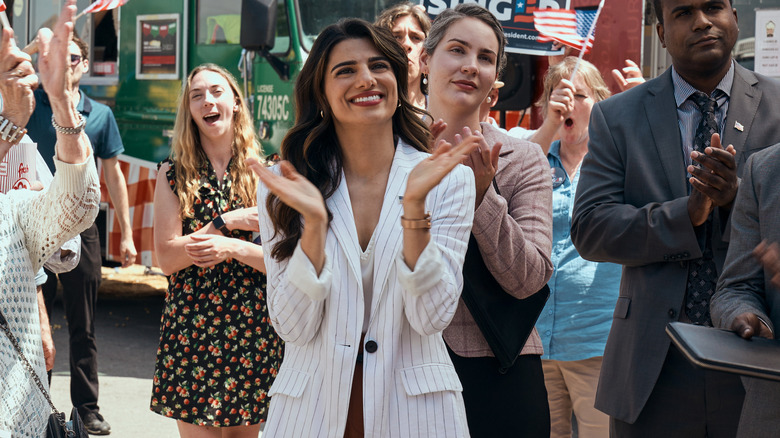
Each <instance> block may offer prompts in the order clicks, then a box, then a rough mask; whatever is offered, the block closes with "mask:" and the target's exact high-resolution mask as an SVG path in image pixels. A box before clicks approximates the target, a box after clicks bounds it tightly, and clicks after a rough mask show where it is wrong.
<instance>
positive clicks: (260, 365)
mask: <svg viewBox="0 0 780 438" xmlns="http://www.w3.org/2000/svg"><path fill="white" fill-rule="evenodd" d="M172 149H173V153H172V156H171V158H170V159H168V160H166V161H164V162H163V163H162V164H161V166H160V171H159V174H158V177H157V187H156V190H155V199H154V240H155V250H156V253H157V257H158V263H159V265H160V267H161V268H162V270H163V272H164V273H165V274H166V275H170V277H169V285H168V293H167V294H166V299H165V309H164V310H163V316H162V321H161V325H160V346H159V349H158V350H157V365H156V367H155V373H154V386H153V394H152V401H151V409H152V411H154V412H157V413H159V414H161V415H164V416H166V417H171V418H175V419H177V420H178V427H179V433H180V435H181V436H182V437H195V436H197V437H223V436H230V437H244V436H246V437H250V436H251V437H253V438H256V437H257V435H258V433H259V431H260V424H261V423H262V422H263V421H265V417H266V407H267V404H268V398H267V391H268V389H269V387H270V385H271V382H272V380H273V378H274V377H275V376H276V372H277V370H278V367H279V364H280V363H281V355H282V341H281V340H280V339H279V338H278V337H277V335H276V333H275V332H274V330H273V328H272V327H271V324H270V322H269V320H268V311H267V309H266V302H265V296H264V291H265V274H264V272H265V264H264V261H263V250H262V247H261V246H260V245H258V244H256V243H254V242H253V241H252V232H253V231H257V230H258V222H257V208H255V196H254V195H255V193H256V190H257V179H256V177H255V175H254V173H253V172H252V171H251V170H249V169H248V168H247V167H246V165H245V164H244V162H245V161H246V159H247V158H249V157H254V158H256V157H257V156H258V147H257V142H256V141H255V137H254V131H253V129H252V123H251V118H250V116H249V111H248V109H247V107H246V104H245V102H244V98H243V96H242V95H241V93H240V92H239V89H238V85H237V83H236V81H235V79H234V78H233V77H232V76H231V75H230V73H228V72H227V71H226V70H225V69H223V68H222V67H219V66H216V65H213V64H205V65H202V66H199V67H197V68H195V69H194V70H193V71H192V72H191V73H190V75H189V77H188V78H187V82H186V83H185V86H184V89H183V91H182V95H181V97H180V102H179V111H178V114H177V118H176V124H175V127H174V144H173V148H172Z"/></svg>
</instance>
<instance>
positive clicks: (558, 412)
mask: <svg viewBox="0 0 780 438" xmlns="http://www.w3.org/2000/svg"><path fill="white" fill-rule="evenodd" d="M576 62H577V58H575V57H571V56H570V57H567V58H565V59H564V60H563V62H561V63H559V64H556V65H554V66H552V67H550V69H549V70H548V71H547V75H546V76H545V79H544V95H543V97H542V106H543V108H544V112H545V114H547V117H556V118H560V119H561V121H562V124H561V127H560V128H559V131H558V134H559V137H560V140H556V141H554V142H553V143H552V144H551V145H549V146H548V145H542V150H543V151H544V152H545V153H547V160H548V161H549V163H550V172H551V175H552V179H553V242H552V244H553V248H552V262H553V266H554V268H555V271H554V272H553V276H552V278H550V281H549V282H548V283H547V284H548V285H549V286H550V292H551V295H550V299H549V301H547V305H546V306H545V308H544V310H543V311H542V314H541V316H540V317H539V321H538V322H537V324H536V328H537V330H538V331H539V335H540V336H541V338H542V343H543V345H544V355H543V356H542V367H543V369H544V380H545V385H546V386H547V397H548V401H549V404H550V421H551V435H550V436H551V437H564V436H565V437H570V436H571V432H572V427H571V417H572V412H573V413H574V415H575V416H576V418H577V430H578V434H579V436H580V437H581V438H589V437H607V436H608V435H609V426H608V425H609V417H608V416H607V415H606V414H604V413H602V412H599V411H597V410H596V409H595V408H594V407H593V401H594V398H595V395H596V385H597V383H598V379H599V371H600V369H601V358H602V355H603V354H604V345H605V344H606V342H607V335H608V334H609V329H610V326H611V324H612V309H614V307H615V301H616V300H617V297H618V287H619V285H620V270H621V267H620V266H619V265H615V264H611V263H595V262H590V261H587V260H585V259H583V258H582V257H580V255H579V254H578V253H577V250H576V249H575V248H574V245H573V244H572V242H571V237H570V235H569V228H570V227H571V213H572V207H573V205H574V194H575V192H576V190H577V181H578V180H579V169H580V164H581V163H582V159H583V158H584V157H585V154H587V152H588V121H589V120H590V111H591V108H592V107H593V104H594V103H595V102H598V101H600V100H603V99H606V98H607V97H609V95H610V92H609V89H608V88H607V85H606V84H605V83H604V80H603V79H602V77H601V74H600V73H599V71H598V70H597V69H596V67H594V66H593V64H591V63H589V62H587V61H581V62H580V65H579V67H578V69H577V74H576V75H575V77H574V80H573V81H572V82H573V86H574V102H573V106H571V107H567V106H565V105H563V104H560V103H557V102H555V99H554V96H552V95H553V93H554V92H556V90H557V89H555V86H556V85H558V84H559V83H560V82H561V81H568V79H569V78H571V75H572V71H573V70H574V66H575V64H576Z"/></svg>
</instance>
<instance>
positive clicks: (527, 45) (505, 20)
mask: <svg viewBox="0 0 780 438" xmlns="http://www.w3.org/2000/svg"><path fill="white" fill-rule="evenodd" d="M570 1H571V0H420V4H421V5H422V6H423V7H425V10H426V12H428V15H430V16H431V19H435V18H436V16H437V15H439V14H440V13H441V12H442V11H444V10H445V9H447V8H454V7H455V6H457V5H458V4H460V3H477V4H479V5H480V6H482V7H484V8H486V9H487V10H489V11H490V12H491V13H492V14H493V15H495V16H496V18H498V21H500V22H501V25H502V26H503V27H504V35H506V39H507V47H506V51H507V52H513V53H525V54H528V55H555V54H561V53H562V52H563V51H562V50H553V46H552V42H545V43H541V42H538V41H537V39H538V38H539V32H537V31H536V29H534V11H537V10H540V9H569V2H570Z"/></svg>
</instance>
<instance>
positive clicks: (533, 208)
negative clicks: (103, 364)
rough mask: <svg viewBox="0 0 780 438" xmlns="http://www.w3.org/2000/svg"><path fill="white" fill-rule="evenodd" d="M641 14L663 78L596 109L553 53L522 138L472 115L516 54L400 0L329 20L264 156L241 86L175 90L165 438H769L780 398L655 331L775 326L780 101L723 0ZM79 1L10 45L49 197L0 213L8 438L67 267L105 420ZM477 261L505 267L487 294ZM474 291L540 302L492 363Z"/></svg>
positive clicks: (162, 238)
mask: <svg viewBox="0 0 780 438" xmlns="http://www.w3.org/2000/svg"><path fill="white" fill-rule="evenodd" d="M652 3H653V8H654V11H655V13H656V15H657V19H658V25H657V32H658V37H659V38H660V40H661V42H662V43H663V45H664V46H665V47H666V48H667V50H668V53H669V55H670V57H671V60H672V67H670V68H669V69H668V70H667V71H666V72H665V73H663V74H662V75H660V76H659V77H658V78H655V79H652V80H650V81H648V82H647V83H643V82H644V81H643V80H642V79H641V75H640V74H639V70H638V68H637V66H636V64H634V63H632V62H630V61H628V62H627V67H625V68H624V69H622V71H621V70H615V71H613V77H614V78H615V80H616V82H617V84H618V88H619V89H620V90H621V91H622V92H621V93H619V94H617V95H615V96H610V94H611V93H610V91H609V88H608V86H607V84H606V83H605V81H604V78H602V76H601V74H600V73H599V70H598V69H597V68H596V67H595V66H594V65H593V64H591V63H589V62H588V61H585V60H582V59H578V58H576V57H573V56H560V57H550V60H549V64H550V67H549V70H548V72H547V73H546V75H545V78H544V89H543V92H542V97H541V99H540V101H539V105H540V106H541V108H542V113H543V117H544V122H543V124H542V126H541V127H540V129H538V130H535V131H527V130H519V129H512V130H509V131H506V130H504V129H502V128H500V127H498V126H497V124H496V123H495V121H494V120H492V119H491V118H490V117H489V110H490V108H491V107H492V106H494V105H495V104H496V102H497V99H498V90H499V88H500V87H501V86H502V85H503V83H502V82H501V74H502V70H503V67H504V64H505V62H506V55H505V49H506V43H507V42H506V38H505V36H504V32H503V29H502V27H501V24H500V22H499V21H498V20H497V19H496V18H495V17H494V16H493V15H492V14H491V13H490V12H489V11H488V10H487V9H485V8H483V7H481V6H479V5H476V4H461V5H459V6H457V7H455V8H452V9H447V10H445V11H444V12H442V13H441V14H439V15H438V16H437V17H436V19H435V20H434V21H433V22H431V21H430V19H429V18H428V15H427V14H426V13H425V11H424V9H423V8H422V7H420V6H417V5H413V4H411V3H402V4H400V5H397V6H394V7H392V8H390V9H388V10H386V11H384V12H383V13H382V14H381V15H380V16H379V17H378V18H377V21H376V22H375V23H369V22H367V21H364V20H361V19H355V18H345V19H342V20H340V21H339V22H338V23H335V24H332V25H330V26H328V27H327V28H325V29H324V30H323V31H322V33H321V34H320V35H319V36H318V37H317V39H316V40H315V42H314V44H313V46H312V48H311V51H310V53H309V57H308V58H307V61H306V62H305V63H304V65H303V68H302V71H301V73H300V75H299V76H298V79H297V83H296V87H295V95H294V102H295V112H296V114H295V124H294V126H293V127H292V128H291V129H290V131H289V132H288V133H287V135H286V136H285V138H284V140H283V142H282V145H281V150H280V155H281V159H282V161H281V162H278V163H270V162H266V161H265V160H264V159H263V157H262V151H261V150H260V147H259V143H258V141H257V139H256V138H255V134H254V129H253V122H252V118H251V114H250V112H249V109H248V106H247V103H246V100H245V98H244V96H243V95H242V92H241V90H240V87H239V86H238V84H237V82H236V79H235V78H234V77H233V76H232V75H231V74H230V73H229V72H228V71H227V70H226V69H224V68H223V67H220V66H217V65H213V64H204V65H201V66H199V67H197V68H195V69H194V70H193V71H192V72H190V74H189V75H188V77H187V79H186V80H185V81H183V86H182V91H181V95H180V98H179V103H178V111H177V117H176V122H175V127H174V136H173V141H172V147H171V154H170V157H169V158H168V159H166V160H165V161H163V162H162V163H160V166H159V171H158V176H157V184H156V189H155V201H154V241H155V251H156V252H157V255H158V257H157V259H158V260H159V262H160V268H161V269H162V270H163V272H164V273H165V274H166V275H167V276H168V277H169V287H168V290H167V293H166V297H165V305H164V309H163V312H162V318H161V323H160V342H159V348H158V350H157V361H156V366H155V372H154V376H153V394H152V397H151V410H152V411H154V412H155V413H158V414H160V415H163V416H165V417H169V418H173V419H175V420H177V426H178V430H179V434H180V435H181V436H182V437H257V436H258V434H259V433H260V431H261V429H262V430H263V432H262V433H263V435H264V436H268V437H308V436H312V437H314V436H334V437H341V436H344V437H350V438H351V437H363V436H372V437H468V436H473V437H482V436H484V437H499V436H530V437H569V436H572V433H573V431H574V430H576V433H577V435H578V436H580V437H607V436H613V437H656V436H670V437H686V438H687V437H699V436H700V437H720V436H723V437H734V436H739V437H755V436H767V435H771V434H773V433H776V432H775V431H776V430H777V429H778V426H780V416H778V415H777V409H778V408H780V384H778V383H773V382H767V381H763V380H760V379H758V378H754V377H752V378H747V377H746V378H742V379H741V378H740V377H738V376H737V375H735V374H728V373H723V372H718V371H711V370H704V369H702V368H698V367H696V366H694V365H692V364H691V363H690V362H688V360H687V359H686V358H685V357H684V356H683V355H682V354H681V353H680V351H679V350H678V349H677V348H676V347H674V346H673V345H672V344H671V343H670V340H669V338H668V336H667V335H666V334H665V331H664V329H665V326H666V324H667V323H669V322H674V321H681V322H687V323H693V324H700V325H704V326H713V325H714V326H716V327H721V328H726V329H730V330H733V331H736V332H737V333H738V334H739V335H740V336H742V337H743V338H746V339H750V338H751V337H753V336H760V337H766V338H773V337H774V330H775V327H776V326H777V324H780V310H778V306H780V304H778V303H780V297H778V290H780V246H778V241H780V234H778V231H777V228H775V225H776V224H777V222H778V219H777V217H776V216H774V213H775V212H776V211H777V210H778V207H780V195H778V193H777V191H776V190H772V187H773V186H772V181H773V177H774V176H776V175H778V172H780V164H778V163H780V149H779V148H780V146H772V145H773V144H775V143H778V142H780V123H777V122H778V121H780V120H778V116H777V115H776V114H777V113H776V112H773V111H771V107H770V106H771V105H772V102H774V101H775V100H776V99H774V98H775V97H780V84H778V83H777V82H775V81H773V80H771V79H768V78H766V77H764V76H761V75H759V74H756V73H754V72H751V71H749V70H747V69H745V68H743V67H741V66H740V65H738V64H737V63H735V62H734V60H733V59H732V58H731V49H732V48H733V46H734V44H735V42H736V38H737V34H738V28H737V15H736V10H735V9H734V8H733V6H732V4H731V0H654V1H653V2H652ZM74 4H75V0H69V1H67V2H66V5H65V7H64V9H63V11H62V13H61V14H60V16H59V20H58V21H57V23H56V25H55V26H54V28H53V31H50V30H48V29H43V30H41V31H40V32H39V35H38V37H37V38H36V40H35V43H34V45H32V46H28V47H27V48H25V50H24V51H22V50H20V49H19V48H17V47H16V45H15V43H14V38H13V32H12V30H11V29H3V35H2V46H0V94H1V95H2V99H3V100H2V110H0V111H1V112H0V124H2V125H1V126H0V134H2V137H1V138H2V139H1V140H0V155H2V156H5V154H6V153H8V151H9V150H10V149H11V148H12V147H14V146H15V145H16V144H18V143H20V142H21V143H37V144H38V148H39V151H40V152H41V155H42V157H43V159H44V160H45V162H46V163H47V164H48V165H49V166H50V167H51V171H52V172H53V173H54V177H53V180H52V181H51V182H50V184H47V187H46V188H44V189H43V190H32V191H30V190H17V191H11V192H9V193H7V194H2V195H0V255H2V261H0V283H1V284H3V291H2V295H1V296H0V310H1V311H2V315H0V324H2V325H3V326H4V327H6V326H7V327H8V329H9V331H10V333H12V334H13V336H15V337H16V338H17V339H18V340H19V344H20V345H21V350H22V351H23V354H24V355H25V356H26V357H28V358H29V360H30V362H31V363H32V368H33V369H32V372H33V374H35V376H31V375H30V373H29V372H28V370H27V369H25V368H24V367H22V366H20V365H19V364H20V361H21V358H20V356H19V355H18V354H17V353H16V351H15V350H14V349H13V348H12V342H11V340H10V338H7V337H6V336H5V335H4V336H0V373H1V374H2V377H3V381H4V386H3V389H2V392H0V436H5V435H3V433H8V434H10V436H14V437H16V436H20V437H40V436H42V434H43V433H44V430H45V427H46V421H47V418H48V412H49V406H48V404H47V402H46V395H45V394H44V393H43V392H42V391H40V390H39V389H38V387H36V385H35V384H34V383H33V382H34V381H35V380H39V379H40V377H41V376H43V374H44V373H45V372H46V371H47V370H51V368H52V366H53V361H54V354H55V348H54V346H53V344H52V342H51V334H50V329H49V328H48V318H47V309H48V310H49V311H50V309H51V301H52V300H51V298H52V290H55V289H52V288H53V287H56V279H57V277H59V279H60V281H62V282H63V284H64V285H66V286H67V287H66V288H65V289H66V294H65V296H64V304H65V308H66V314H67V316H68V321H69V334H70V340H71V346H70V354H71V358H70V365H71V381H72V388H71V396H72V401H73V404H74V406H76V407H77V408H78V411H79V414H80V415H81V417H82V418H83V419H84V421H85V424H86V425H87V428H88V429H89V432H90V433H94V434H108V433H110V426H109V425H108V422H107V421H106V420H105V419H104V418H103V417H102V415H101V414H100V412H99V408H98V404H97V394H98V390H97V389H98V384H97V362H96V358H97V350H96V345H95V333H94V309H95V302H96V298H97V287H98V285H99V282H100V278H99V271H95V269H96V266H97V267H99V264H100V260H99V250H96V249H95V244H96V242H97V240H96V236H94V235H93V234H96V232H94V230H93V228H94V219H95V215H96V211H97V205H98V201H99V198H100V192H99V182H98V177H97V171H96V166H95V162H96V157H97V158H100V159H102V160H103V163H102V164H103V169H104V170H105V172H106V183H107V185H108V186H109V187H108V188H109V193H110V194H111V197H112V199H113V200H114V201H115V205H118V212H119V214H120V216H122V218H120V225H122V227H121V228H122V231H123V238H122V242H123V244H122V252H123V254H124V256H125V261H126V263H127V264H131V263H133V261H134V259H135V255H136V253H135V247H134V245H133V243H132V231H131V230H130V226H129V220H128V219H127V217H126V216H127V190H126V187H125V182H124V177H123V176H122V173H121V171H120V170H119V169H118V167H117V165H116V156H117V155H118V154H119V153H121V151H122V150H123V148H122V144H121V140H120V139H119V136H118V132H117V131H116V122H115V121H114V119H113V115H112V114H111V112H110V109H108V108H107V107H104V106H102V105H100V104H98V103H96V102H94V101H92V100H91V99H89V98H88V97H87V96H86V95H84V94H83V93H82V92H80V91H79V88H78V84H79V79H80V77H81V75H82V74H83V73H84V72H86V71H87V69H88V61H87V57H88V52H87V51H86V50H87V47H86V45H84V44H83V43H82V42H81V40H79V39H78V38H77V37H75V36H74V35H73V19H74V14H75V6H74ZM26 52H27V53H26ZM34 52H37V53H38V66H37V67H38V70H37V74H36V71H35V69H34V68H33V65H32V60H31V58H30V56H29V53H34ZM565 55H569V53H568V52H567V53H565ZM39 83H40V86H41V88H42V90H38V91H33V90H34V89H35V88H36V86H37V85H38V84H39ZM43 90H45V92H44V91H43ZM25 127H26V129H25ZM28 131H29V137H28V136H27V132H28ZM545 156H546V160H545ZM39 211H47V212H50V214H47V215H40V214H38V212H39ZM79 234H80V243H79V242H78V241H76V242H75V243H73V242H71V243H70V244H67V243H66V242H67V241H68V240H69V239H72V238H74V237H76V236H77V235H79ZM67 245H70V246H67ZM79 260H80V261H79ZM44 263H46V266H47V268H50V269H47V272H46V273H45V274H44V273H43V272H42V271H39V270H41V269H42V267H43V266H44ZM63 266H67V267H63ZM74 267H75V268H76V269H75V270H73V271H71V272H69V273H63V271H66V270H68V269H73V268H74ZM478 269H484V270H485V274H484V275H485V276H488V277H492V282H485V283H484V285H482V286H483V287H482V288H480V286H481V284H476V285H475V284H474V278H473V276H472V275H473V274H470V273H471V272H474V271H475V270H478ZM96 272H97V274H96ZM36 273H37V275H36ZM466 273H469V274H468V275H467V274H466ZM46 275H48V277H49V282H46V280H45V277H46ZM96 275H97V276H96ZM466 282H469V286H468V287H469V291H470V292H469V293H474V290H476V293H478V294H485V295H489V294H493V295H495V294H498V295H500V296H508V297H511V299H513V300H523V299H525V298H528V297H532V296H536V294H537V293H538V292H539V291H540V290H544V289H546V288H549V291H550V298H549V299H548V301H547V303H546V305H545V306H544V307H543V309H541V315H540V316H539V318H538V320H537V321H536V324H535V328H533V329H531V330H530V332H529V334H528V336H527V338H524V344H523V345H521V346H520V348H519V351H517V352H514V353H513V354H514V355H515V356H516V357H512V360H511V361H510V364H509V365H506V364H505V363H504V362H502V360H501V357H499V356H500V355H499V354H498V352H497V351H496V350H495V347H494V344H493V343H492V342H491V339H492V337H493V336H494V335H493V334H490V333H487V332H485V331H484V330H485V329H484V315H483V314H480V313H475V312H477V311H476V309H475V308H473V307H471V306H472V304H470V301H469V302H467V301H466V300H464V297H463V296H462V295H461V291H462V290H463V288H464V283H466ZM42 284H43V285H44V286H43V287H42V288H41V287H40V286H41V285H42ZM36 285H37V286H39V287H38V288H37V290H36ZM46 285H48V286H46ZM52 285H53V286H52ZM488 285H496V286H488ZM488 287H492V288H494V289H495V290H492V289H491V290H487V289H486V288H488ZM501 317H502V315H498V314H496V315H489V316H488V319H490V318H496V319H498V318H501ZM36 376H37V377H36ZM43 382H46V380H45V379H44V380H43ZM49 383H50V382H49ZM46 386H48V385H45V384H43V386H42V389H45V387H46Z"/></svg>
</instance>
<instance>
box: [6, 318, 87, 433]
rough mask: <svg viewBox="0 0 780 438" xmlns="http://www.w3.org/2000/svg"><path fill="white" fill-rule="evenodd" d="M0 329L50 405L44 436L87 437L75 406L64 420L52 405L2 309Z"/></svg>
mask: <svg viewBox="0 0 780 438" xmlns="http://www.w3.org/2000/svg"><path fill="white" fill-rule="evenodd" d="M0 330H2V331H3V332H4V333H5V335H6V336H8V340H10V341H11V345H13V346H14V349H15V350H16V353H17V354H19V357H20V358H21V359H22V363H23V364H24V367H25V368H26V369H27V372H29V373H30V376H31V377H32V379H33V380H34V381H35V384H36V385H37V386H38V389H39V390H40V391H41V393H42V394H43V396H44V397H46V401H47V402H49V406H51V410H52V413H51V415H49V422H48V424H47V425H46V438H87V437H88V436H89V435H88V434H87V429H86V428H85V427H84V423H83V422H82V421H81V417H80V416H79V411H78V410H77V409H76V408H73V409H72V410H71V411H70V421H65V414H63V413H62V412H60V411H58V410H57V408H56V407H54V403H52V401H51V397H49V393H48V391H46V388H44V387H43V383H41V379H40V377H38V374H37V373H36V372H35V370H34V369H33V367H32V365H30V361H28V360H27V357H26V356H25V355H24V352H23V351H22V348H21V347H20V346H19V342H18V341H17V340H16V336H14V334H13V333H11V329H10V328H9V327H8V321H7V320H6V319H5V316H4V315H3V312H2V311H0Z"/></svg>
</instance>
